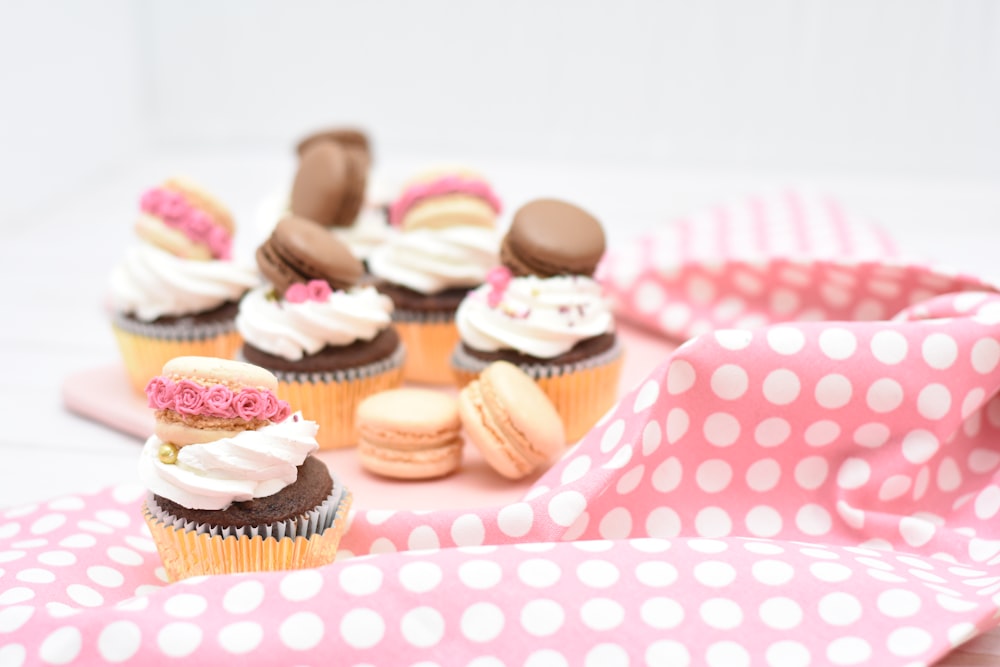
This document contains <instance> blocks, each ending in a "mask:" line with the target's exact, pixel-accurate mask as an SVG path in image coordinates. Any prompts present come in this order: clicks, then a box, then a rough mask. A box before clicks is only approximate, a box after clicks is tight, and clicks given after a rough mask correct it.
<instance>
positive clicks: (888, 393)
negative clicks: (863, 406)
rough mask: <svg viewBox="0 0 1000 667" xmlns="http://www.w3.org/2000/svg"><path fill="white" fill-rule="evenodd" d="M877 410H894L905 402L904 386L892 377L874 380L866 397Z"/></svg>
mask: <svg viewBox="0 0 1000 667" xmlns="http://www.w3.org/2000/svg"><path fill="white" fill-rule="evenodd" d="M865 400H866V401H867V403H868V407H869V408H871V409H872V410H874V411H875V412H881V413H885V412H892V411H893V410H895V409H896V408H898V407H899V406H900V404H901V403H902V402H903V387H902V386H900V384H899V383H898V382H896V381H895V380H893V379H891V378H882V379H881V380H876V381H875V382H872V384H871V386H870V387H868V395H867V397H866V399H865Z"/></svg>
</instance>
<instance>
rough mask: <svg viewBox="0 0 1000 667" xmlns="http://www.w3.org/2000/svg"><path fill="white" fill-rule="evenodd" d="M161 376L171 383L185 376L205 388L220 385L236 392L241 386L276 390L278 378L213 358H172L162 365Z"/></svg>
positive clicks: (258, 370)
mask: <svg viewBox="0 0 1000 667" xmlns="http://www.w3.org/2000/svg"><path fill="white" fill-rule="evenodd" d="M162 375H163V376H164V377H168V378H170V379H172V380H174V381H175V382H176V381H178V380H182V379H187V380H192V381H194V382H197V383H198V384H202V385H205V386H207V387H211V386H213V385H217V384H221V385H225V386H227V387H229V388H230V389H233V390H237V391H238V390H239V389H242V388H244V387H252V388H254V389H267V390H268V391H271V392H274V391H277V390H278V378H276V377H275V376H274V374H273V373H271V372H270V371H268V370H267V369H264V368H261V367H260V366H255V365H253V364H248V363H245V362H242V361H233V360H230V359H219V358H217V357H196V356H187V357H174V358H173V359H171V360H170V361H168V362H167V363H165V364H164V365H163V372H162Z"/></svg>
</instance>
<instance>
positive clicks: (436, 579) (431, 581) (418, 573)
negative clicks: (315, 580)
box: [340, 561, 442, 593]
mask: <svg viewBox="0 0 1000 667" xmlns="http://www.w3.org/2000/svg"><path fill="white" fill-rule="evenodd" d="M397 576H398V577H399V583H400V584H402V586H403V588H405V589H406V590H408V591H410V592H411V593H426V592H427V591H430V590H433V589H434V588H436V587H437V585H438V584H440V583H441V578H442V574H441V568H440V567H438V566H437V565H436V564H434V563H430V562H427V561H416V562H412V563H406V564H404V565H403V566H402V567H401V568H399V572H398V573H397ZM372 581H373V577H370V578H369V582H372ZM340 585H341V586H342V587H344V588H345V590H346V586H344V581H343V580H341V582H340ZM379 586H381V571H379ZM366 590H370V591H371V592H375V589H372V587H371V584H369V585H368V586H367V587H366ZM348 592H350V591H348Z"/></svg>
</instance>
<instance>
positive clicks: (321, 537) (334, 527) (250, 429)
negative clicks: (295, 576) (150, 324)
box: [139, 357, 351, 581]
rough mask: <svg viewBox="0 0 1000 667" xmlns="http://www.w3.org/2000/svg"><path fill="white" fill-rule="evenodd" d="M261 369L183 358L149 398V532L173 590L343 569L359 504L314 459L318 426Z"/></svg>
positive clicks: (145, 462)
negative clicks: (189, 580) (236, 576)
mask: <svg viewBox="0 0 1000 667" xmlns="http://www.w3.org/2000/svg"><path fill="white" fill-rule="evenodd" d="M277 389H278V383H277V380H276V378H275V377H274V376H273V375H272V374H271V373H268V372H267V371H265V370H264V369H261V368H258V367H256V366H253V365H250V364H245V363H240V362H236V361H229V360H223V359H218V358H213V357H178V358H175V359H172V360H170V361H168V362H167V363H166V364H165V365H164V366H163V369H162V372H161V373H160V374H159V375H157V376H156V377H154V378H152V379H151V380H150V381H149V384H148V385H147V387H146V395H147V397H148V401H149V406H150V407H151V408H153V409H154V410H155V411H156V413H155V414H156V426H155V432H154V435H152V436H150V438H149V439H148V440H147V441H146V444H145V445H144V447H143V450H142V453H141V455H140V463H139V475H140V477H141V479H142V481H143V483H144V484H145V485H146V487H147V488H148V489H149V495H148V496H147V499H146V502H145V504H144V506H143V511H144V516H145V519H146V523H147V525H148V526H149V530H150V533H151V535H152V537H153V541H154V542H155V543H156V546H157V549H158V550H159V552H160V556H161V558H162V560H163V564H164V568H165V569H166V572H167V577H168V578H169V579H170V580H171V581H175V580H177V579H183V578H185V577H190V576H195V575H203V574H222V573H231V572H250V571H262V570H285V569H293V568H303V567H313V566H317V565H323V564H326V563H329V562H332V561H333V559H334V557H335V555H336V552H337V547H338V545H339V542H340V537H341V535H342V533H343V531H344V529H345V527H346V522H347V511H348V509H349V508H350V504H351V494H350V492H349V491H348V490H347V489H346V488H344V486H343V485H342V484H341V483H340V482H339V481H338V480H336V479H335V478H332V477H331V475H330V473H329V471H328V470H327V467H326V465H325V464H323V463H322V462H321V461H319V460H318V459H316V458H314V457H313V456H311V454H312V453H313V452H315V451H316V449H317V448H318V445H317V442H316V433H317V425H316V423H315V422H313V421H310V420H307V419H305V418H304V417H303V415H302V414H301V413H294V414H293V413H292V412H291V409H290V407H289V405H288V403H286V402H285V401H283V400H280V399H279V398H278V397H277V395H276V393H275V392H276V391H277Z"/></svg>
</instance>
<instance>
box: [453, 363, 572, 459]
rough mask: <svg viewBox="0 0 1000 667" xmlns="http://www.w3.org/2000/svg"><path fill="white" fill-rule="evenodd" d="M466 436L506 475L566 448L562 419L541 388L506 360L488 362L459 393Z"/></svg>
mask: <svg viewBox="0 0 1000 667" xmlns="http://www.w3.org/2000/svg"><path fill="white" fill-rule="evenodd" d="M458 411H459V415H460V417H461V420H462V425H463V426H464V427H465V434H466V436H467V438H468V439H469V440H470V441H471V442H472V444H473V445H475V446H476V447H477V448H479V451H480V452H482V454H483V458H485V459H486V462H487V463H488V464H489V465H490V466H491V467H492V468H493V469H494V470H496V471H497V472H498V473H500V474H501V475H503V476H504V477H507V478H508V479H521V478H523V477H526V476H527V475H530V474H531V473H532V472H534V471H535V470H537V469H539V468H540V467H542V466H546V465H548V464H549V463H551V462H552V461H553V460H554V459H555V458H556V457H557V456H558V455H559V454H560V453H562V452H563V451H564V450H565V448H566V435H565V432H564V430H563V423H562V420H561V419H560V418H559V413H558V412H556V408H555V406H554V405H553V404H552V401H551V400H550V399H549V397H548V396H546V394H545V392H544V391H542V389H541V388H540V387H539V386H538V385H537V384H536V383H535V381H534V380H532V379H531V378H530V377H529V376H528V375H527V374H526V373H525V372H524V371H522V370H521V369H520V368H518V367H517V366H515V365H514V364H511V363H509V362H506V361H495V362H493V363H491V364H490V365H489V366H487V367H486V368H485V369H484V370H483V372H482V373H480V374H479V377H478V379H476V380H473V381H472V382H470V383H469V384H467V385H466V386H465V387H464V388H463V389H462V391H461V392H459V395H458Z"/></svg>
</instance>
